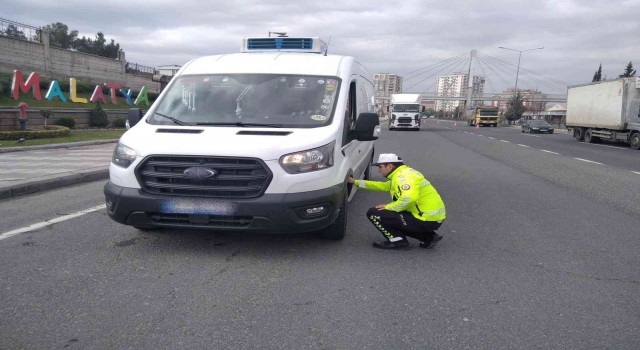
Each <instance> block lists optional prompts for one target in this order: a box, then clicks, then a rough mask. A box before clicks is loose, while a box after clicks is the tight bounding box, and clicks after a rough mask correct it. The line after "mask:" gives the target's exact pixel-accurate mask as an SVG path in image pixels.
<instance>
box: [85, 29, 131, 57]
mask: <svg viewBox="0 0 640 350" xmlns="http://www.w3.org/2000/svg"><path fill="white" fill-rule="evenodd" d="M106 42H107V39H105V37H104V33H102V32H98V33H97V34H96V37H95V39H93V40H92V39H91V38H87V37H84V36H83V37H82V38H81V39H76V41H75V42H74V49H76V50H78V51H79V52H84V53H88V54H92V55H96V56H102V57H110V58H118V52H119V51H120V44H117V43H116V42H115V41H114V40H113V39H111V42H110V43H109V44H106Z"/></svg>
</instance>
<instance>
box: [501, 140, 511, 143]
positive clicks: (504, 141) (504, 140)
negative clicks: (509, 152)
mask: <svg viewBox="0 0 640 350" xmlns="http://www.w3.org/2000/svg"><path fill="white" fill-rule="evenodd" d="M500 141H501V142H506V143H509V141H507V140H500Z"/></svg>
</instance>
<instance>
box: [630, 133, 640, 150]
mask: <svg viewBox="0 0 640 350" xmlns="http://www.w3.org/2000/svg"><path fill="white" fill-rule="evenodd" d="M629 146H630V147H631V148H632V149H640V132H634V133H633V135H631V138H629Z"/></svg>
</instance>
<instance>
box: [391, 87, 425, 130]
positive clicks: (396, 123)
mask: <svg viewBox="0 0 640 350" xmlns="http://www.w3.org/2000/svg"><path fill="white" fill-rule="evenodd" d="M423 110H424V107H421V106H420V94H392V95H391V106H389V113H390V114H391V118H389V130H396V129H411V130H420V112H422V111H423Z"/></svg>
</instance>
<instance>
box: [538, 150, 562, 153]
mask: <svg viewBox="0 0 640 350" xmlns="http://www.w3.org/2000/svg"><path fill="white" fill-rule="evenodd" d="M541 151H542V152H547V153H551V154H560V153H557V152H552V151H547V150H546V149H541Z"/></svg>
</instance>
